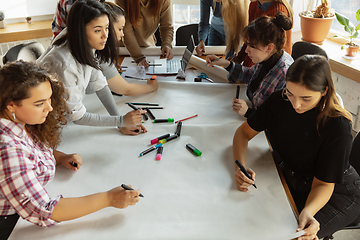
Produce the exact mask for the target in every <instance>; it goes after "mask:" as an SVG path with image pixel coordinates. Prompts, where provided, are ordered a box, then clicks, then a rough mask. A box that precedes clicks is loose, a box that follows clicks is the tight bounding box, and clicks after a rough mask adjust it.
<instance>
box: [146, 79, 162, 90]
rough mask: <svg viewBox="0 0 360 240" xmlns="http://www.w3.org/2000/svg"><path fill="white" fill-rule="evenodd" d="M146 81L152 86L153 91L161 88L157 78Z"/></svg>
mask: <svg viewBox="0 0 360 240" xmlns="http://www.w3.org/2000/svg"><path fill="white" fill-rule="evenodd" d="M146 83H147V84H148V85H149V86H150V87H151V90H152V91H156V90H157V89H158V88H159V82H158V81H157V80H156V79H155V80H151V79H148V80H147V82H146Z"/></svg>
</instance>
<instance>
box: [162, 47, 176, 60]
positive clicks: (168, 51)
mask: <svg viewBox="0 0 360 240" xmlns="http://www.w3.org/2000/svg"><path fill="white" fill-rule="evenodd" d="M161 53H162V56H163V57H164V58H166V59H167V60H170V59H172V58H173V57H174V54H173V51H172V49H171V48H169V47H167V46H165V47H163V48H162V49H161Z"/></svg>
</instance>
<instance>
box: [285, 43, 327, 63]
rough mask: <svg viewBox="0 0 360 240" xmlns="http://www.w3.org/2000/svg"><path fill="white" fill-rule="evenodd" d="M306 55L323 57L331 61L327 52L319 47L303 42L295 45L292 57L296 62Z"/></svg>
mask: <svg viewBox="0 0 360 240" xmlns="http://www.w3.org/2000/svg"><path fill="white" fill-rule="evenodd" d="M305 54H313V55H322V56H324V57H326V59H327V60H328V61H329V57H328V55H327V54H326V52H325V50H324V49H322V48H321V47H320V46H319V45H316V44H314V43H309V42H301V41H300V42H296V43H294V44H293V46H292V52H291V56H292V58H293V59H294V61H295V60H296V59H297V58H299V57H301V56H303V55H305Z"/></svg>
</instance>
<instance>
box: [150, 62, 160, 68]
mask: <svg viewBox="0 0 360 240" xmlns="http://www.w3.org/2000/svg"><path fill="white" fill-rule="evenodd" d="M149 66H150V67H156V66H162V64H161V63H149Z"/></svg>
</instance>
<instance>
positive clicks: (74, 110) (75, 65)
mask: <svg viewBox="0 0 360 240" xmlns="http://www.w3.org/2000/svg"><path fill="white" fill-rule="evenodd" d="M67 26H68V27H67V32H66V33H65V34H64V35H61V34H60V35H59V36H58V37H57V38H55V40H54V43H53V45H52V47H51V48H50V49H49V50H48V51H47V52H45V53H44V54H43V55H42V56H41V57H40V58H39V59H38V60H37V61H38V62H40V63H41V64H45V65H49V66H50V67H51V69H52V70H53V71H54V72H55V73H56V74H57V75H58V76H59V79H60V80H61V81H62V82H63V83H64V85H65V88H66V91H67V93H68V94H69V99H68V101H67V104H68V107H69V109H70V112H69V118H70V120H71V121H73V122H74V123H76V124H81V125H88V126H117V127H120V131H121V132H122V133H124V134H129V135H136V134H138V133H139V132H142V131H143V132H146V129H145V127H144V126H143V125H141V122H142V115H141V114H142V113H144V112H145V111H131V112H129V113H127V114H126V115H125V116H121V115H120V114H119V112H118V110H117V107H116V105H115V101H114V99H113V97H112V95H111V92H110V90H109V87H108V86H107V82H106V79H105V77H104V75H103V74H102V72H101V70H100V66H99V62H100V63H107V64H110V63H109V62H114V61H115V59H116V57H117V55H116V52H117V51H116V42H117V41H116V38H115V37H116V36H115V33H114V29H113V24H112V22H111V21H110V20H109V13H108V11H107V10H106V8H105V7H104V5H103V4H101V3H99V2H97V1H95V0H78V1H76V2H75V3H74V5H73V6H72V7H71V9H70V12H69V16H68V19H67ZM85 91H92V92H96V94H97V96H98V97H99V99H100V100H101V102H102V103H103V104H104V106H105V108H106V109H107V111H108V112H109V113H110V115H111V116H103V115H98V114H93V113H89V112H87V111H86V108H85V106H84V104H83V103H82V101H83V98H84V95H85ZM136 125H138V126H136Z"/></svg>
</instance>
